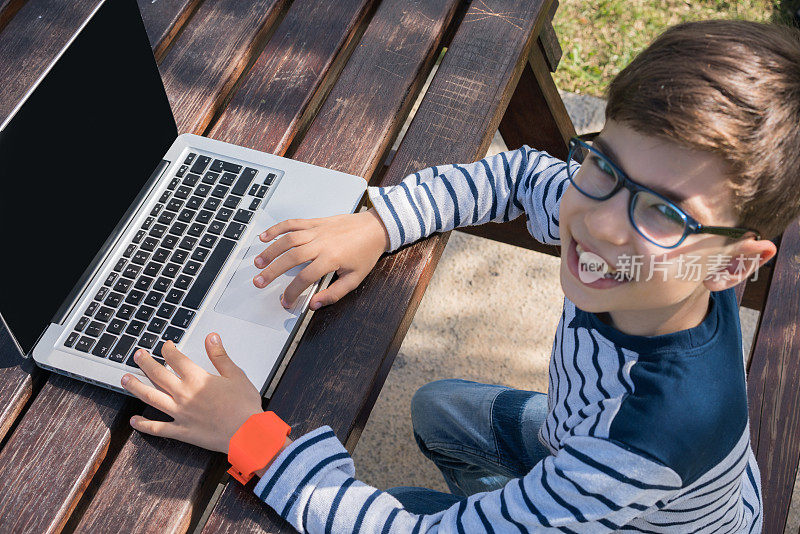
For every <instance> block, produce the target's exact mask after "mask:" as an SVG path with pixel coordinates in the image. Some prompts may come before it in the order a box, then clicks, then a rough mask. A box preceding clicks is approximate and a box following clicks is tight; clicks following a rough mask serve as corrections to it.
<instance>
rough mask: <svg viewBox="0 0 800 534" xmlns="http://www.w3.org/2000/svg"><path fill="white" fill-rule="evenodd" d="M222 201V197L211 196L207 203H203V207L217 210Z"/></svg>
mask: <svg viewBox="0 0 800 534" xmlns="http://www.w3.org/2000/svg"><path fill="white" fill-rule="evenodd" d="M220 202H221V201H220V199H218V198H217V197H209V198H208V200H206V203H205V204H204V205H203V209H207V210H209V211H217V208H218V207H219V204H220Z"/></svg>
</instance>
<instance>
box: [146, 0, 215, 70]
mask: <svg viewBox="0 0 800 534" xmlns="http://www.w3.org/2000/svg"><path fill="white" fill-rule="evenodd" d="M137 1H138V3H139V11H140V12H141V13H142V20H144V25H145V28H147V37H148V38H149V39H150V46H151V47H152V48H153V55H155V57H156V59H157V60H159V61H160V60H161V58H162V56H163V55H164V51H165V50H166V49H167V47H169V45H170V44H171V43H172V40H173V39H174V38H175V36H176V35H177V34H178V32H180V31H181V29H182V28H183V25H184V24H185V23H186V21H187V20H188V19H189V16H190V15H191V14H192V12H193V11H194V9H195V8H196V7H197V4H198V3H199V2H200V0H160V1H153V0H137Z"/></svg>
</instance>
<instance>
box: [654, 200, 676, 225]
mask: <svg viewBox="0 0 800 534" xmlns="http://www.w3.org/2000/svg"><path fill="white" fill-rule="evenodd" d="M653 208H654V209H656V210H657V211H658V212H659V213H661V215H663V216H665V217H666V218H667V219H669V220H670V221H671V222H675V223H678V224H683V217H681V214H680V213H678V212H677V211H675V209H674V208H673V207H672V206H669V205H667V204H655V205H654V206H653Z"/></svg>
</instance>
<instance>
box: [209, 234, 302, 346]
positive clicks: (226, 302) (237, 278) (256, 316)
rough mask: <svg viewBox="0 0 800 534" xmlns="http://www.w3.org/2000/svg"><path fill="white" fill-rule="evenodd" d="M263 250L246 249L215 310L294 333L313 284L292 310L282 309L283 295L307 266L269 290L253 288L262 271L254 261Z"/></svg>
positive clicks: (296, 269) (277, 280)
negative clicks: (293, 330)
mask: <svg viewBox="0 0 800 534" xmlns="http://www.w3.org/2000/svg"><path fill="white" fill-rule="evenodd" d="M263 249H264V244H263V243H262V244H261V246H260V247H259V246H251V247H250V248H249V249H248V250H247V252H246V253H245V255H244V258H242V260H241V261H240V262H239V266H238V267H237V268H236V272H235V273H234V275H233V277H232V278H231V280H230V282H229V283H228V286H227V287H226V288H225V291H224V292H223V294H222V296H221V297H220V299H219V301H218V302H217V305H216V306H215V307H214V311H215V312H217V313H222V314H224V315H229V316H231V317H236V318H237V319H242V320H244V321H249V322H251V323H255V324H259V325H262V326H268V327H270V328H274V329H275V330H279V331H281V332H284V331H291V330H292V327H293V326H294V323H295V321H296V320H297V317H298V316H299V315H300V313H301V312H302V311H303V309H304V308H305V305H306V303H307V302H308V300H309V297H310V295H311V290H312V289H313V288H314V285H312V286H311V287H309V288H307V289H306V290H305V291H304V292H303V293H302V294H301V295H300V297H299V298H298V299H297V302H296V303H295V305H294V307H293V308H292V309H289V310H286V309H284V307H283V306H281V302H280V297H281V293H283V291H284V289H286V287H288V285H289V283H290V282H291V281H292V280H293V279H294V277H295V276H297V274H298V273H300V271H302V270H303V269H304V268H305V266H306V265H308V263H304V264H302V265H298V266H297V267H294V268H293V269H290V270H288V271H286V272H285V273H284V274H282V275H281V276H279V277H278V278H276V279H275V280H273V281H272V282H271V283H270V284H269V285H268V286H267V287H265V288H263V289H259V288H257V287H256V286H254V285H253V278H254V277H255V276H256V275H257V274H258V273H259V271H260V270H261V269H259V268H258V267H256V266H255V265H254V264H253V260H254V259H255V257H256V255H257V254H258V253H260V252H261V251H262V250H263Z"/></svg>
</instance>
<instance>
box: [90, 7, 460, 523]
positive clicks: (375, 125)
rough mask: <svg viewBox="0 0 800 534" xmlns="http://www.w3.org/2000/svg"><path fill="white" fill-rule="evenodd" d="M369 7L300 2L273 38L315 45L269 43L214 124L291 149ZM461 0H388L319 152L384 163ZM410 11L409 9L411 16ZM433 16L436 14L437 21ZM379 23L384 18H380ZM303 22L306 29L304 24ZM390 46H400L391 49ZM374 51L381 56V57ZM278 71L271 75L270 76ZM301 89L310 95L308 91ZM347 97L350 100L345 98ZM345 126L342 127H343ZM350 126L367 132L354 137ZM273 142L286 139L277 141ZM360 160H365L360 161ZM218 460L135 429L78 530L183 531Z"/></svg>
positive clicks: (266, 146) (239, 137)
mask: <svg viewBox="0 0 800 534" xmlns="http://www.w3.org/2000/svg"><path fill="white" fill-rule="evenodd" d="M370 5H371V4H370V3H369V2H363V1H354V0H350V1H349V3H346V2H341V3H339V4H338V6H337V10H336V13H335V18H332V15H333V13H331V12H330V11H329V6H330V4H329V3H327V2H323V1H320V2H317V3H316V4H314V3H299V4H296V6H295V7H293V8H292V9H291V10H290V12H289V13H288V14H287V16H286V18H285V19H284V21H283V24H282V25H281V27H280V28H279V29H278V30H277V32H276V33H275V34H274V35H273V37H272V40H271V42H272V41H274V42H276V43H278V45H277V47H276V49H278V50H280V49H284V50H286V49H287V47H288V45H289V44H290V43H292V42H295V43H296V42H303V41H305V42H308V43H309V45H308V46H307V48H306V49H304V50H295V51H293V52H292V53H291V54H285V55H276V54H275V53H273V51H272V50H271V49H270V47H271V46H272V45H270V46H268V47H267V49H265V50H264V52H263V54H262V58H260V59H259V61H258V62H256V63H255V64H254V65H253V68H252V69H251V71H250V73H249V75H248V79H247V80H246V81H244V82H243V84H242V85H241V87H240V90H239V91H238V92H237V95H236V96H235V97H234V98H233V100H232V101H231V105H230V106H229V107H228V108H227V109H226V111H225V113H224V114H223V116H222V117H221V120H220V124H224V125H226V126H220V127H217V128H214V130H213V131H214V137H217V138H221V139H225V140H228V141H232V142H237V143H240V144H246V145H250V146H254V147H256V148H260V149H262V150H268V151H270V152H273V153H279V154H280V153H281V151H282V150H285V148H286V146H287V145H288V139H291V137H292V136H291V135H284V134H281V132H280V131H278V132H277V135H276V133H275V132H274V130H280V129H286V128H298V125H300V124H302V123H303V121H302V120H301V117H302V115H303V113H304V109H305V108H306V106H307V105H308V102H309V98H308V95H312V94H314V93H316V92H318V91H319V87H320V86H321V85H324V78H325V76H326V70H330V69H332V68H333V67H332V65H333V64H334V63H335V62H332V61H331V58H333V57H334V56H336V55H337V52H338V53H339V54H341V51H342V50H343V49H344V48H345V43H347V42H348V40H350V39H352V35H354V34H355V33H356V31H357V29H358V26H359V25H360V24H361V23H362V22H363V19H364V16H365V13H366V9H367V8H368V7H370ZM456 5H457V1H456V0H435V1H430V2H426V3H425V5H424V6H423V7H422V8H418V9H417V10H416V11H411V10H409V6H408V3H407V2H405V1H402V2H401V1H399V0H393V1H392V2H384V3H383V4H382V7H383V8H384V9H390V8H391V13H392V15H391V16H390V17H389V18H388V20H386V19H387V17H386V16H385V15H382V17H383V19H384V20H383V22H382V24H380V26H379V27H377V29H375V30H372V25H371V26H370V29H371V31H372V34H371V35H372V37H371V38H367V39H362V40H361V41H360V44H361V45H362V46H360V47H359V48H358V50H359V54H358V55H357V57H354V58H352V60H351V61H350V62H348V66H347V69H348V70H346V71H345V72H346V77H345V78H344V79H341V80H340V83H339V85H338V86H337V87H338V88H339V89H338V91H334V93H333V94H332V95H331V97H330V98H329V103H330V109H331V112H330V113H325V114H324V117H326V118H324V119H323V120H322V124H324V125H323V126H321V127H317V126H316V125H317V122H315V123H314V126H312V129H311V130H309V132H310V133H309V134H307V135H306V137H305V139H306V140H307V141H311V142H312V143H314V144H315V146H317V143H319V142H320V141H324V142H323V143H322V145H319V146H317V148H316V151H317V153H318V155H317V159H319V158H321V157H323V156H324V157H328V158H333V157H336V158H339V159H338V161H339V163H340V164H341V163H342V162H343V161H348V159H347V158H349V161H350V163H349V164H348V166H349V167H351V168H352V169H353V170H356V171H359V174H369V173H370V172H371V171H372V170H374V167H375V166H377V165H378V164H379V163H380V161H381V157H380V153H381V150H380V148H379V145H380V143H378V142H377V140H380V139H385V142H384V143H382V144H384V145H386V144H388V143H390V142H391V139H392V138H393V135H391V133H396V132H397V131H398V130H399V128H400V127H401V125H402V122H403V117H404V116H405V114H406V113H407V112H408V109H409V108H410V106H411V104H412V103H413V95H409V94H408V86H409V85H416V86H420V85H421V84H422V82H423V81H424V79H425V73H426V72H427V70H428V69H429V68H430V67H431V66H432V64H433V61H434V59H435V54H436V50H437V45H438V41H437V39H439V38H440V37H441V34H442V33H443V29H444V27H445V26H446V25H447V22H448V21H449V18H450V17H451V16H452V13H453V12H454V11H455V8H456ZM403 11H406V13H405V15H404V14H403ZM380 19H381V17H378V19H377V20H380ZM430 20H437V21H438V22H437V23H436V24H435V25H432V24H431V23H430ZM398 21H400V22H402V24H403V26H404V27H407V28H408V31H404V32H392V31H387V30H389V29H391V28H394V27H396V26H397V25H398ZM375 23H376V19H373V24H375ZM332 28H338V34H334V33H332ZM301 29H302V31H303V32H305V34H304V33H302V32H299V30H301ZM368 35H369V34H368ZM287 36H290V37H291V39H289V38H288V37H287ZM387 49H388V50H392V51H394V53H391V54H390V53H387V52H386V50H387ZM370 50H371V53H370V52H369V51H370ZM376 56H377V58H376ZM376 59H381V60H382V61H383V62H382V63H378V64H376V63H375V62H376ZM289 65H293V66H294V68H293V69H292V68H290V67H289ZM390 68H391V69H393V72H395V73H396V74H397V76H401V77H402V79H403V80H405V81H404V82H403V83H399V82H398V81H397V78H395V77H387V75H386V72H387V69H390ZM310 70H313V71H315V72H317V73H318V74H317V77H316V78H315V79H312V80H310V81H309V82H308V83H306V82H305V81H303V80H304V78H306V77H307V76H305V75H306V74H307V73H308V72H309V71H310ZM270 79H272V80H273V81H272V83H269V80H270ZM265 80H266V81H265ZM287 80H296V81H297V85H292V84H287ZM358 84H362V86H363V87H364V88H367V87H369V88H371V89H372V90H370V91H367V90H363V91H357V92H355V93H354V91H353V87H354V86H355V85H358ZM287 85H288V87H287ZM289 89H291V91H290V90H289ZM301 90H302V92H303V94H304V95H305V96H304V95H303V94H300V91H301ZM292 92H294V93H295V96H294V98H293V99H287V98H286V97H285V95H286V94H287V93H292ZM244 95H246V96H244ZM344 98H347V99H349V102H346V103H342V102H341V99H344ZM240 101H241V102H243V103H239V102H240ZM248 101H250V102H262V101H264V102H270V103H271V104H270V105H272V106H274V109H273V111H272V112H271V113H270V114H269V116H268V118H263V117H249V116H247V114H249V113H253V112H254V110H253V106H246V105H244V102H248ZM267 108H268V109H270V108H269V107H268V106H267ZM365 111H366V112H365ZM279 112H280V113H279ZM229 114H234V115H237V114H245V116H247V119H246V120H245V121H241V120H232V119H230V118H228V115H229ZM270 117H271V118H270ZM243 124H244V125H246V127H244V126H243ZM253 124H255V125H257V126H256V127H254V126H253ZM343 124H346V125H348V126H347V130H341V128H342V125H343ZM315 128H316V129H315ZM337 130H341V131H342V134H341V135H337V133H336V132H337ZM351 131H352V132H358V134H359V135H350V132H351ZM270 143H271V144H270ZM275 144H277V145H278V146H273V145H275ZM332 155H335V156H332ZM365 156H368V157H369V159H365ZM330 161H333V159H331V160H330ZM312 162H314V163H320V161H312ZM356 165H358V166H359V167H354V166H356ZM361 171H363V172H361ZM187 457H189V458H191V460H187ZM218 460H219V456H218V455H214V454H211V453H209V452H208V451H203V450H200V449H194V448H191V447H188V446H186V445H183V444H180V443H178V442H175V441H170V440H158V439H154V438H149V437H144V436H143V435H141V434H138V433H136V434H134V435H132V436H131V438H130V439H129V440H128V442H127V443H125V445H124V446H123V447H122V449H121V451H120V453H119V455H118V456H117V458H116V460H115V461H114V463H113V464H112V465H111V467H110V468H109V471H108V473H107V476H106V477H105V478H104V480H103V482H102V484H101V485H100V487H99V488H98V490H97V492H96V494H95V495H94V496H93V498H92V500H91V502H90V503H88V504H87V507H86V511H85V513H84V515H83V517H82V518H81V520H80V522H79V523H78V524H77V526H76V530H78V531H84V532H95V531H103V530H105V529H108V528H111V527H112V526H113V528H116V529H121V530H123V531H126V532H127V531H138V530H140V529H144V528H147V526H148V525H150V526H152V525H154V524H156V525H158V528H159V529H160V530H171V529H177V530H182V529H184V528H185V527H186V525H190V524H192V523H193V521H194V519H195V518H196V512H197V510H196V509H195V508H193V503H195V502H197V501H198V497H204V496H205V495H206V493H205V492H206V491H207V488H208V481H209V480H210V479H213V478H214V477H213V475H209V474H208V473H209V471H214V469H215V468H218V467H219V462H218ZM193 513H194V514H195V515H194V516H193V515H192V514H193Z"/></svg>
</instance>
